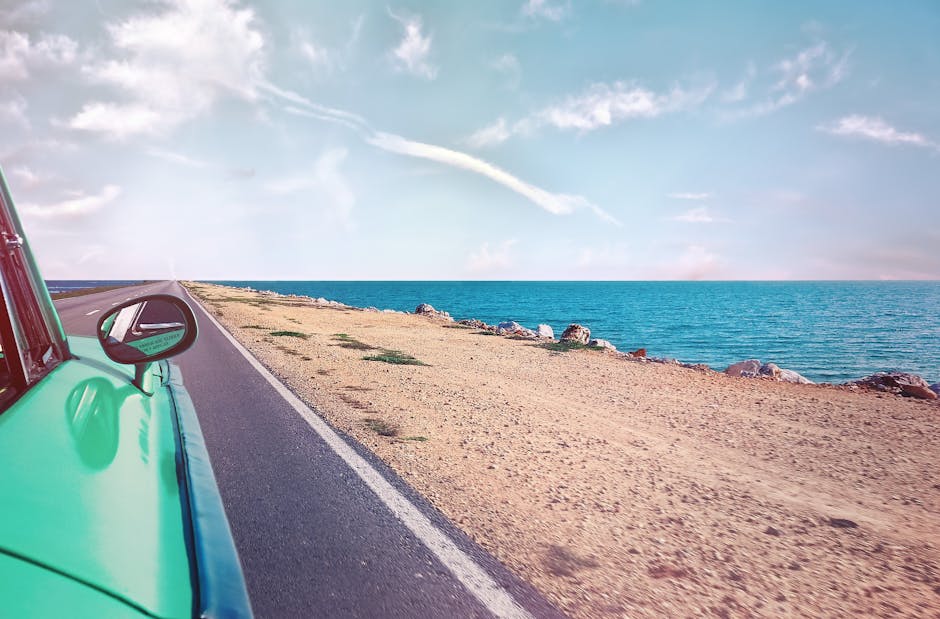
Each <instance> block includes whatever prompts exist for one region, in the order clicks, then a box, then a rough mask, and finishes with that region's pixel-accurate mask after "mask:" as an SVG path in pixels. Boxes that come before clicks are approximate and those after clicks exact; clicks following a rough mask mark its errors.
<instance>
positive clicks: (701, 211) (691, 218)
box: [670, 206, 717, 224]
mask: <svg viewBox="0 0 940 619" xmlns="http://www.w3.org/2000/svg"><path fill="white" fill-rule="evenodd" d="M670 219H672V220H673V221H682V222H685V223H689V224H710V223H713V222H715V221H717V220H716V219H715V218H714V217H712V215H711V214H710V213H709V212H708V207H707V206H698V207H696V208H693V209H689V210H688V211H686V212H684V213H682V214H681V215H676V216H675V217H671V218H670Z"/></svg>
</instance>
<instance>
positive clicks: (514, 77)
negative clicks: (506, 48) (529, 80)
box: [491, 53, 522, 88]
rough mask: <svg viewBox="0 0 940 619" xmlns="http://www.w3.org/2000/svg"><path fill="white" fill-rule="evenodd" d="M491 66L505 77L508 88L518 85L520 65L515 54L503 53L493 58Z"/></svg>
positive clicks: (520, 76) (520, 75)
mask: <svg viewBox="0 0 940 619" xmlns="http://www.w3.org/2000/svg"><path fill="white" fill-rule="evenodd" d="M491 66H492V67H493V68H494V69H496V70H497V71H499V72H500V73H502V74H503V75H504V76H505V77H506V85H507V86H508V87H509V88H516V87H517V86H519V81H520V79H521V78H522V65H521V64H520V63H519V59H518V58H517V57H516V55H515V54H510V53H505V54H503V55H502V56H500V57H499V58H497V59H496V60H494V61H493V62H492V65H491Z"/></svg>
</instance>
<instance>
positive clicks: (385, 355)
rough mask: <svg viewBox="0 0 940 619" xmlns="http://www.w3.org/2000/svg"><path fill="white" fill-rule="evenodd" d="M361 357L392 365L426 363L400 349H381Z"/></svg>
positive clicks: (364, 359)
mask: <svg viewBox="0 0 940 619" xmlns="http://www.w3.org/2000/svg"><path fill="white" fill-rule="evenodd" d="M362 359H363V361H381V362H382V363H392V364H394V365H427V363H425V362H424V361H419V360H418V359H415V358H414V357H412V356H411V355H408V354H405V353H403V352H402V351H400V350H383V351H382V352H380V353H378V354H376V355H368V356H365V357H363V358H362Z"/></svg>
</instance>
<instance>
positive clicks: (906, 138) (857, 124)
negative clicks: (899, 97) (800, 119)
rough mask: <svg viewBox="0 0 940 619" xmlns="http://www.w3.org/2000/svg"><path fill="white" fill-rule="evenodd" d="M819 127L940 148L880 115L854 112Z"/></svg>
mask: <svg viewBox="0 0 940 619" xmlns="http://www.w3.org/2000/svg"><path fill="white" fill-rule="evenodd" d="M817 129H819V130H820V131H825V132H826V133H831V134H833V135H840V136H846V137H860V138H863V139H866V140H872V141H875V142H880V143H882V144H889V145H897V144H903V145H908V146H920V147H922V148H932V149H935V150H940V144H937V143H936V142H934V141H932V140H930V139H928V138H927V137H926V136H924V135H922V134H920V133H911V132H905V131H899V130H898V129H895V128H894V127H892V126H891V125H889V124H888V123H886V122H885V121H884V120H882V119H881V118H878V117H872V116H860V115H858V114H853V115H851V116H845V117H843V118H840V119H839V120H837V121H836V122H834V123H832V124H830V125H821V126H819V127H817Z"/></svg>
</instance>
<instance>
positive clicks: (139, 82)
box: [65, 0, 264, 139]
mask: <svg viewBox="0 0 940 619" xmlns="http://www.w3.org/2000/svg"><path fill="white" fill-rule="evenodd" d="M161 4H162V6H163V7H164V10H163V11H162V12H160V13H158V14H155V15H145V16H140V17H131V18H128V19H125V20H123V21H118V22H114V23H110V24H108V26H107V28H108V32H109V34H110V38H111V43H112V46H113V49H114V52H115V55H114V56H113V57H111V58H105V59H102V60H99V61H97V62H93V63H89V64H86V65H85V66H84V67H83V72H84V74H85V75H86V76H87V77H88V79H89V80H90V81H92V82H93V83H100V84H105V85H109V86H112V87H114V88H115V89H116V90H117V92H118V93H119V94H120V95H121V96H120V97H119V99H118V100H114V101H93V102H89V103H86V104H85V105H84V106H83V107H82V109H81V111H80V112H78V113H77V114H75V115H74V116H73V117H72V118H71V119H69V120H68V121H67V122H66V123H65V124H66V126H68V127H70V128H72V129H77V130H84V131H90V132H96V133H101V134H104V135H107V136H109V137H114V138H118V139H123V138H127V137H129V136H132V135H138V134H159V133H163V132H166V131H167V130H169V129H172V128H174V127H176V126H178V125H180V124H181V123H183V122H185V121H188V120H190V119H192V118H195V117H197V116H200V115H202V114H204V113H206V112H207V111H208V110H210V109H211V108H212V106H213V105H214V103H215V102H216V101H217V100H219V99H220V98H222V97H224V96H234V97H236V98H241V99H244V100H249V101H252V100H254V99H255V98H256V97H257V88H258V85H259V84H260V83H261V82H262V81H263V80H262V77H263V63H262V49H263V47H264V39H263V37H262V35H261V33H260V32H259V31H258V30H257V29H255V27H254V13H253V11H251V10H249V9H237V8H234V6H233V5H232V3H231V2H230V1H229V0H201V1H200V2H189V1H186V0H165V1H164V2H162V3H161Z"/></svg>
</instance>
